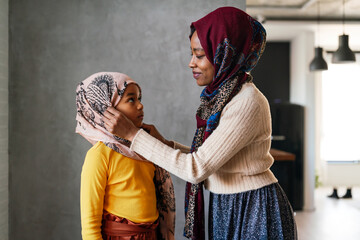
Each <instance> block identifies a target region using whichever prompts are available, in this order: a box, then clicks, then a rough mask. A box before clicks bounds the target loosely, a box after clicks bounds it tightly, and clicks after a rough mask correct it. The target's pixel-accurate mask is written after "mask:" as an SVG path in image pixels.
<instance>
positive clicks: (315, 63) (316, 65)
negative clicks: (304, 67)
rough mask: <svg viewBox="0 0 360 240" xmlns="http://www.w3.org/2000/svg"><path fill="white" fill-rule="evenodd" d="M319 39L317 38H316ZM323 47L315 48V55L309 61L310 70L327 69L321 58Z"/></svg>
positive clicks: (318, 20) (318, 22)
mask: <svg viewBox="0 0 360 240" xmlns="http://www.w3.org/2000/svg"><path fill="white" fill-rule="evenodd" d="M319 4H320V3H319V1H318V2H317V28H318V29H317V35H318V36H319V35H320V34H319V25H320V5H319ZM317 38H319V37H317ZM318 41H319V40H318ZM322 53H323V49H322V48H321V47H319V46H318V47H316V48H315V57H314V59H313V60H312V61H311V63H310V71H311V72H313V71H324V70H328V66H327V63H326V61H325V59H324V58H323V54H322Z"/></svg>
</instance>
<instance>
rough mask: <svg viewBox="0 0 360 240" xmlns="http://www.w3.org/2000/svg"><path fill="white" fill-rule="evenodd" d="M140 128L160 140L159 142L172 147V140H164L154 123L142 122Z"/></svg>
mask: <svg viewBox="0 0 360 240" xmlns="http://www.w3.org/2000/svg"><path fill="white" fill-rule="evenodd" d="M142 128H143V129H144V130H145V131H146V132H148V133H149V134H150V135H151V136H153V137H154V138H156V139H158V140H160V141H161V142H163V143H164V144H166V145H168V146H169V147H173V146H174V143H173V142H172V141H168V140H166V139H165V138H164V137H163V136H162V135H161V134H160V133H159V131H158V130H157V129H156V127H155V126H154V125H150V124H145V123H144V124H143V125H142Z"/></svg>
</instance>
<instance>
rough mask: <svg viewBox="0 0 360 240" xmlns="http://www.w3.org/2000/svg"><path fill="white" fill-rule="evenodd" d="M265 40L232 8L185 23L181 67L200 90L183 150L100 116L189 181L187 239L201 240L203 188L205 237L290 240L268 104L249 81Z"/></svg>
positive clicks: (111, 113) (290, 221)
mask: <svg viewBox="0 0 360 240" xmlns="http://www.w3.org/2000/svg"><path fill="white" fill-rule="evenodd" d="M265 42H266V32H265V30H264V28H263V27H262V25H261V24H260V23H259V22H257V21H256V20H254V19H253V18H252V17H250V16H249V15H247V14H246V13H245V12H243V11H241V10H239V9H236V8H233V7H223V8H219V9H217V10H215V11H213V12H211V13H209V14H208V15H206V16H205V17H203V18H201V19H200V20H198V21H196V22H193V23H192V24H191V35H190V44H191V50H192V58H191V61H190V63H189V67H190V68H191V69H192V71H193V76H194V78H195V79H196V81H197V84H198V85H199V86H206V87H205V88H204V90H203V92H202V94H201V96H200V98H201V104H200V106H199V108H198V110H197V113H196V119H197V130H196V133H195V136H194V140H193V143H192V146H191V148H187V147H185V146H182V145H181V144H178V143H175V142H174V143H173V147H174V148H175V149H172V148H170V147H168V146H167V145H170V143H171V142H169V141H168V140H166V139H164V138H163V137H162V136H161V135H160V134H159V133H158V132H157V130H156V128H155V127H153V126H151V125H146V126H145V127H146V128H147V129H148V130H149V132H150V134H148V133H147V132H145V131H144V130H141V129H138V128H136V127H134V126H133V124H131V122H129V121H128V120H127V119H126V117H124V116H123V115H122V114H120V113H119V112H117V111H115V110H114V109H113V108H109V109H108V111H107V112H105V114H104V121H105V125H106V128H107V129H109V131H110V132H113V133H114V134H116V135H118V136H120V137H123V138H125V139H128V140H130V141H131V142H132V143H131V149H132V150H133V151H135V152H137V153H138V154H140V155H142V156H144V157H145V158H146V159H148V160H149V161H152V162H154V163H155V164H157V165H159V166H161V167H164V168H165V169H166V170H168V171H169V172H171V173H173V174H175V175H177V176H179V177H180V178H182V179H184V180H186V181H188V182H190V183H188V184H187V188H186V199H185V212H186V223H185V229H184V235H185V236H186V237H188V238H192V239H204V238H205V237H204V236H205V235H204V220H203V200H202V185H201V184H202V182H203V183H204V185H205V188H206V189H208V190H209V191H210V206H209V238H210V239H297V230H296V224H295V220H294V216H293V211H292V208H291V206H290V204H289V202H288V199H287V197H286V196H285V194H284V192H283V190H282V189H281V187H280V185H279V184H278V181H277V179H276V178H275V176H274V175H273V173H272V172H271V171H270V167H271V165H272V164H273V161H274V160H273V158H272V156H271V155H270V153H269V149H270V145H271V117H270V110H269V104H268V101H267V100H266V98H265V97H264V96H263V94H262V93H261V92H260V91H259V90H258V89H257V88H256V86H255V85H254V84H253V83H252V77H251V75H250V71H251V70H252V69H253V68H254V67H255V65H256V64H257V62H258V60H259V58H260V56H261V54H262V52H263V50H264V48H265ZM120 124H121V125H120ZM151 135H152V136H151ZM153 136H154V137H155V138H154V137H153ZM157 139H159V140H160V141H159V140H157Z"/></svg>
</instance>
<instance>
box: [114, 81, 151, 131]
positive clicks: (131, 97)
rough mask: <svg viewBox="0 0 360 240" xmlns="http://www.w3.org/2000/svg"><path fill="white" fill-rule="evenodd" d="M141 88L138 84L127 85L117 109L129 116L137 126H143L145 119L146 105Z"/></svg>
mask: <svg viewBox="0 0 360 240" xmlns="http://www.w3.org/2000/svg"><path fill="white" fill-rule="evenodd" d="M140 97H141V96H140V89H139V87H138V86H137V85H136V84H130V85H128V86H127V87H126V89H125V92H124V95H123V96H122V98H121V100H120V102H119V103H118V105H116V107H115V108H116V109H117V110H118V111H120V112H122V113H123V114H124V115H125V116H126V117H127V118H129V119H130V120H131V121H132V122H133V123H134V125H135V126H136V127H138V128H139V127H141V126H142V124H143V119H144V106H143V105H142V103H141V98H140Z"/></svg>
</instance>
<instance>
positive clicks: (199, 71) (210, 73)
mask: <svg viewBox="0 0 360 240" xmlns="http://www.w3.org/2000/svg"><path fill="white" fill-rule="evenodd" d="M190 48H191V60H190V63H189V67H190V68H191V69H192V72H193V76H194V78H195V79H196V83H197V85H199V86H207V85H209V84H210V83H211V82H212V81H213V78H214V74H215V70H214V67H213V65H212V64H211V62H210V61H209V60H208V59H207V57H206V56H205V51H204V49H203V47H202V46H201V44H200V40H199V38H198V35H197V32H196V31H195V32H194V34H193V35H192V36H191V40H190Z"/></svg>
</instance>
